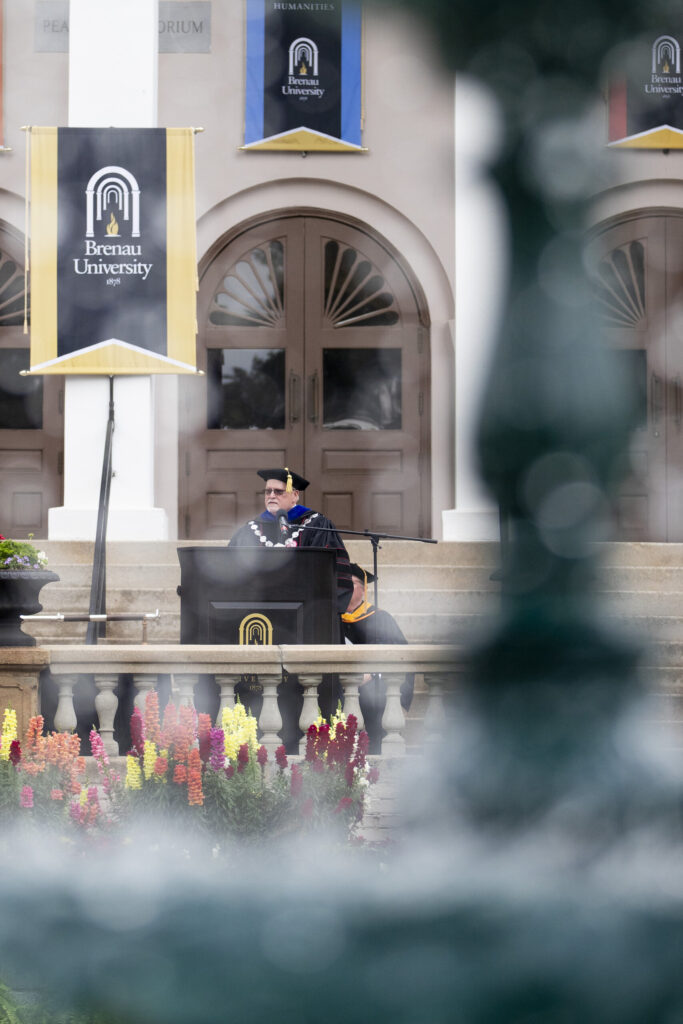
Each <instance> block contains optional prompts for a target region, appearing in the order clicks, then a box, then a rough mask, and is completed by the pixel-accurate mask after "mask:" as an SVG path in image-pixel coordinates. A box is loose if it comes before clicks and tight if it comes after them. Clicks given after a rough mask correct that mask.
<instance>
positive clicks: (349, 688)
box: [340, 672, 365, 732]
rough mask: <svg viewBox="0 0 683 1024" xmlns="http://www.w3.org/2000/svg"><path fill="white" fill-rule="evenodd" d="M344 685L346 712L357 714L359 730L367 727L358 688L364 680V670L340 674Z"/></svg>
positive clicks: (347, 713) (346, 713)
mask: <svg viewBox="0 0 683 1024" xmlns="http://www.w3.org/2000/svg"><path fill="white" fill-rule="evenodd" d="M340 679H341V682H342V686H343V687H344V714H345V715H347V716H348V715H355V716H356V718H357V719H358V730H359V732H360V730H361V729H363V728H364V727H365V721H364V720H363V712H362V711H361V709H360V701H359V699H358V690H359V687H360V684H361V683H362V682H363V673H362V672H343V673H341V674H340Z"/></svg>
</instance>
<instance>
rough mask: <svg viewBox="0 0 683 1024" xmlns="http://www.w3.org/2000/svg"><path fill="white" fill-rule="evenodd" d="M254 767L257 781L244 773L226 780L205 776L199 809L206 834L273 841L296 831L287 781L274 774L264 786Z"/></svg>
mask: <svg viewBox="0 0 683 1024" xmlns="http://www.w3.org/2000/svg"><path fill="white" fill-rule="evenodd" d="M252 763H253V762H252ZM255 767H256V768H257V769H258V772H259V775H260V776H261V779H258V778H255V777H254V774H253V773H251V772H247V771H244V772H242V773H237V772H236V773H235V774H234V775H233V776H232V778H230V779H228V778H227V777H226V775H225V772H214V771H210V770H209V771H207V772H206V774H205V776H204V805H203V807H202V809H201V820H202V828H203V829H204V830H205V831H206V832H208V833H211V834H213V835H217V836H224V835H230V836H232V837H234V838H240V839H242V838H245V837H247V836H249V837H252V838H259V837H262V836H268V837H275V836H276V835H280V834H282V833H284V832H289V831H291V830H292V829H293V828H295V827H296V822H295V819H294V815H293V808H292V800H291V796H290V792H289V780H288V779H287V778H286V777H285V776H284V774H283V773H281V772H278V773H277V774H276V775H275V776H274V777H273V778H271V779H270V780H269V781H268V782H266V780H265V778H264V773H263V772H262V769H261V768H260V766H258V765H255Z"/></svg>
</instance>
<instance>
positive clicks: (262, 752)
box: [256, 745, 268, 768]
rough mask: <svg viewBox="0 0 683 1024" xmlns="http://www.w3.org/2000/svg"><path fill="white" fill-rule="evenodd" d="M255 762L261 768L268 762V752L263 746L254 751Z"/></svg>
mask: <svg viewBox="0 0 683 1024" xmlns="http://www.w3.org/2000/svg"><path fill="white" fill-rule="evenodd" d="M256 760H257V761H258V763H259V764H260V765H261V767H262V768H263V766H264V765H265V764H266V762H267V760H268V751H267V750H266V748H265V747H264V746H263V745H261V746H260V747H259V748H258V750H257V751H256Z"/></svg>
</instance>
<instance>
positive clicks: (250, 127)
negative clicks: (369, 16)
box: [244, 0, 362, 152]
mask: <svg viewBox="0 0 683 1024" xmlns="http://www.w3.org/2000/svg"><path fill="white" fill-rule="evenodd" d="M245 95H246V109H245V138H244V149H258V150H263V149H274V150H295V151H308V150H327V151H330V150H332V151H338V152H362V146H361V118H362V110H361V10H360V7H359V6H358V5H357V4H355V3H349V2H340V0H335V2H330V3H297V2H283V0H247V60H246V90H245Z"/></svg>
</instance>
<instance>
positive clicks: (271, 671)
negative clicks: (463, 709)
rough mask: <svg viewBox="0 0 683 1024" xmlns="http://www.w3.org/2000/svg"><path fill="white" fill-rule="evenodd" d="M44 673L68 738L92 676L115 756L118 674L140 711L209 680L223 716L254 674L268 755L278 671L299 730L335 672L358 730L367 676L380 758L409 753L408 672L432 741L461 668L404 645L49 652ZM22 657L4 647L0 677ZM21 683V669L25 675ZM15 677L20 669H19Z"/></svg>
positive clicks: (274, 741) (103, 729)
mask: <svg viewBox="0 0 683 1024" xmlns="http://www.w3.org/2000/svg"><path fill="white" fill-rule="evenodd" d="M39 650H40V652H41V658H40V664H41V666H43V667H44V666H45V665H47V666H49V670H50V674H51V676H52V679H53V680H54V681H55V683H56V685H57V691H58V701H57V708H56V712H55V716H54V727H55V729H57V730H58V731H67V732H71V731H73V730H74V729H75V728H76V725H77V716H76V710H75V708H74V688H75V686H76V685H77V683H78V681H79V680H80V679H81V678H82V677H83V676H85V675H89V676H92V677H93V678H94V683H95V687H96V697H95V709H96V711H97V716H98V718H99V732H100V735H101V736H102V739H103V742H104V745H105V749H106V750H107V751H108V753H110V754H114V755H116V754H118V753H119V750H118V744H117V742H116V741H115V740H114V718H115V715H116V711H117V708H118V698H117V696H116V693H115V690H116V687H117V685H118V681H119V678H120V677H121V676H122V675H129V676H132V679H133V683H134V687H135V704H136V705H137V706H139V707H144V701H145V696H146V694H147V693H148V692H149V691H150V690H153V689H155V688H156V687H157V683H158V680H159V678H160V677H170V679H171V689H172V693H173V699H174V701H175V702H176V703H188V704H192V703H193V701H194V690H195V686H196V685H197V683H198V681H199V678H200V677H201V676H205V675H209V676H213V678H214V679H215V681H216V684H217V686H218V688H219V692H220V707H219V717H220V713H221V711H222V709H223V708H224V707H227V706H231V705H233V704H234V700H235V697H234V687H235V684H236V683H237V682H238V681H239V680H240V678H241V677H242V676H244V675H257V676H258V680H259V683H261V685H262V686H263V707H262V710H261V714H260V716H259V726H260V729H261V732H262V742H263V743H264V745H265V746H266V748H267V749H268V750H269V752H273V751H274V750H275V748H276V747H277V746H278V745H279V744H280V742H281V741H280V739H279V737H278V735H277V734H278V731H279V730H280V728H281V727H282V720H281V717H280V711H279V708H278V702H277V686H278V684H279V683H280V681H281V679H282V672H283V670H286V671H287V672H289V673H296V675H297V676H298V678H299V681H300V683H301V685H302V686H303V687H304V705H303V711H302V714H301V717H300V722H299V724H300V728H301V729H302V731H303V732H305V731H306V729H307V728H308V726H309V725H310V724H311V723H312V722H314V721H315V720H316V718H317V717H318V714H319V710H318V700H317V693H316V687H317V686H318V684H319V683H320V679H321V676H322V675H323V674H326V673H338V675H339V678H340V682H341V685H342V687H343V690H344V709H345V711H346V713H347V714H348V713H353V714H355V715H356V716H357V717H358V719H359V721H360V722H361V724H362V715H361V711H360V705H359V700H358V692H359V686H360V684H361V682H362V679H363V675H364V673H368V672H372V673H381V674H382V676H383V678H384V681H385V683H386V689H387V701H386V708H385V711H384V716H383V719H382V726H383V728H384V730H385V732H386V736H385V738H384V740H383V743H382V753H383V755H385V756H400V755H401V754H403V753H404V752H405V725H406V721H405V715H404V711H403V708H402V707H401V702H400V694H399V688H400V684H401V682H402V680H403V678H404V676H405V674H406V673H407V672H415V673H420V674H422V676H423V678H424V680H425V683H426V686H427V691H428V704H427V709H426V713H425V716H424V724H425V731H426V733H427V734H428V735H431V734H433V733H435V732H437V731H438V730H439V729H440V727H441V725H442V724H443V720H444V706H443V695H444V693H445V692H446V691H449V690H453V689H455V687H456V684H457V677H458V675H459V674H460V673H461V672H462V670H463V665H462V652H461V650H460V648H458V647H455V646H450V645H427V644H407V645H405V646H403V645H401V646H389V645H378V644H372V645H370V644H368V645H363V646H362V647H361V646H349V645H346V646H342V645H338V644H337V645H321V646H315V647H314V646H308V645H306V646H304V645H292V646H264V647H258V646H230V645H215V646H214V645H197V646H194V645H190V644H182V645H181V644H168V645H154V646H146V645H138V644H131V645H120V646H119V645H111V646H109V645H102V646H90V645H86V644H81V645H73V646H63V645H46V646H44V647H41V648H39ZM18 654H19V651H18V649H13V648H4V649H0V666H2V670H3V671H4V673H5V676H8V677H11V676H12V674H13V668H12V662H13V659H14V658H15V657H16V659H17V661H18V660H19V659H18ZM22 672H23V677H25V666H24V668H23V669H22ZM17 675H19V668H18V666H17Z"/></svg>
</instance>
